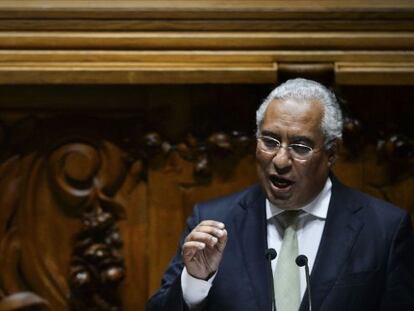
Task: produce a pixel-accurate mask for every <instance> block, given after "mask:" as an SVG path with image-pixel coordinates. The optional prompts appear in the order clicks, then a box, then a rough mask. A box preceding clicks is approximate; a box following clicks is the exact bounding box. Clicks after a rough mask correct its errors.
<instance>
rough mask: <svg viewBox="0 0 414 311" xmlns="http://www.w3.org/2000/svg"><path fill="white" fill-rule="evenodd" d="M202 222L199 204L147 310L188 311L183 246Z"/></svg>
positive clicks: (188, 221)
mask: <svg viewBox="0 0 414 311" xmlns="http://www.w3.org/2000/svg"><path fill="white" fill-rule="evenodd" d="M199 222H200V217H199V213H198V208H197V206H196V207H195V208H194V212H193V215H192V216H191V217H190V218H188V220H187V227H186V229H185V230H184V232H183V234H182V236H181V239H180V243H179V246H178V249H177V253H176V254H175V256H174V258H173V259H172V260H171V262H170V264H169V266H168V268H167V270H166V271H165V273H164V275H163V277H162V280H161V287H160V289H159V290H158V291H157V292H156V293H155V294H154V295H153V296H152V297H151V298H150V299H149V301H148V303H147V307H146V310H147V311H187V310H189V309H188V308H187V305H186V303H185V302H184V298H183V293H182V289H181V272H182V270H183V268H184V263H183V259H182V256H181V248H182V245H183V243H184V239H185V238H186V236H187V235H188V234H189V233H190V232H191V231H192V230H193V229H194V228H195V226H197V224H198V223H199Z"/></svg>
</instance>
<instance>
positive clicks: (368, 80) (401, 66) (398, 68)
mask: <svg viewBox="0 0 414 311" xmlns="http://www.w3.org/2000/svg"><path fill="white" fill-rule="evenodd" d="M335 80H336V82H337V83H338V84H349V85H364V84H369V85H383V84H387V85H414V63H337V64H336V65H335Z"/></svg>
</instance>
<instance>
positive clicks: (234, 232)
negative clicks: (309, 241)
mask: <svg viewBox="0 0 414 311" xmlns="http://www.w3.org/2000/svg"><path fill="white" fill-rule="evenodd" d="M332 179H333V186H332V197H331V202H330V205H329V210H328V216H327V220H326V223H325V229H324V231H323V234H322V239H321V243H320V246H319V249H318V253H317V256H316V259H315V263H314V267H313V270H312V273H311V289H312V301H313V302H312V304H313V306H312V308H313V310H314V311H316V310H321V311H328V310H329V311H332V310H334V311H340V310H352V311H359V310H361V311H367V310H390V311H391V310H392V311H397V310H398V311H403V310H407V311H408V310H410V311H413V310H414V269H413V267H414V255H413V251H414V242H413V233H412V226H411V221H410V218H409V216H408V214H407V213H406V212H404V211H403V210H402V209H399V208H397V207H395V206H392V205H391V204H389V203H386V202H383V201H380V200H377V199H375V198H372V197H370V196H368V195H365V194H363V193H360V192H357V191H354V190H351V189H350V188H348V187H346V186H344V185H342V184H340V183H339V182H338V181H337V180H336V179H335V178H332ZM204 219H214V220H218V221H221V222H223V223H225V225H226V228H227V231H228V242H227V246H226V249H225V251H224V254H223V259H222V262H221V263H220V267H219V270H218V273H217V276H216V278H215V280H214V282H213V286H212V288H211V290H210V292H209V295H208V297H207V299H206V301H205V303H204V304H203V305H202V307H201V309H202V310H220V311H233V310H234V311H236V310H237V311H244V310H245V311H255V310H257V311H263V310H266V311H267V310H269V311H270V310H271V298H270V294H269V286H270V285H269V277H268V275H269V273H268V268H269V266H268V262H267V261H266V259H265V256H264V254H265V250H266V249H267V238H266V216H265V195H264V193H263V192H262V190H261V189H260V187H259V186H257V185H255V186H253V187H250V188H248V189H246V190H244V191H242V192H239V193H236V194H233V195H230V196H227V197H224V198H221V199H217V200H214V201H210V202H207V203H204V204H200V205H198V206H196V207H195V209H194V214H193V215H192V217H190V218H189V220H188V227H187V229H186V230H185V232H184V234H183V237H182V240H181V243H183V239H184V237H185V236H186V235H187V234H188V233H189V232H190V231H191V230H192V229H193V228H194V227H195V226H196V225H197V224H198V223H199V222H200V221H202V220H204ZM180 253H181V249H180V248H179V249H178V251H177V254H176V256H175V257H174V258H173V260H172V261H171V263H170V265H169V267H168V269H167V271H166V272H165V274H164V276H163V279H162V286H161V288H160V289H159V291H158V292H157V293H156V294H155V295H154V296H153V297H152V298H151V299H150V300H149V302H148V304H147V310H148V311H164V310H165V311H167V310H168V311H175V310H187V307H186V304H185V302H184V301H183V297H182V291H181V284H180V281H181V280H180V279H181V271H182V269H183V262H182V258H181V254H180ZM154 256H156V255H155V254H154ZM300 310H301V311H305V310H308V300H307V296H306V294H305V296H304V299H302V304H301V307H300Z"/></svg>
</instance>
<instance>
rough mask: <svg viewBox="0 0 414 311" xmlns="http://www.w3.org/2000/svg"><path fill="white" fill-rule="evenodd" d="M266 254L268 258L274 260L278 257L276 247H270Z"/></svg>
mask: <svg viewBox="0 0 414 311" xmlns="http://www.w3.org/2000/svg"><path fill="white" fill-rule="evenodd" d="M265 256H266V258H267V259H269V260H273V259H275V258H276V256H277V253H276V251H275V249H274V248H268V249H267V250H266V252H265Z"/></svg>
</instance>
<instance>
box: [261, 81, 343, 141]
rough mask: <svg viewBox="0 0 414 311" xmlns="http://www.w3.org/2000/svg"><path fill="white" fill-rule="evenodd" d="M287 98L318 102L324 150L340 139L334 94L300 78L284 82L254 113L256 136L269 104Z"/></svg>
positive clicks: (340, 121)
mask: <svg viewBox="0 0 414 311" xmlns="http://www.w3.org/2000/svg"><path fill="white" fill-rule="evenodd" d="M288 98H293V99H299V100H312V99H313V100H315V99H316V100H319V102H320V103H321V104H322V106H323V107H324V114H323V117H322V122H321V129H322V133H323V135H324V137H325V147H326V148H329V147H330V145H331V143H332V142H333V141H334V140H336V139H341V138H342V126H343V120H342V112H341V108H340V107H339V104H338V101H337V100H336V97H335V95H334V93H333V92H331V91H330V90H328V89H327V88H326V87H325V86H323V85H322V84H320V83H318V82H315V81H312V80H307V79H302V78H297V79H291V80H288V81H286V82H285V83H283V84H281V85H279V86H278V87H276V88H275V89H274V90H273V91H272V92H271V93H270V94H269V95H268V96H267V98H266V99H265V100H264V101H263V103H262V104H261V105H260V107H259V109H257V111H256V125H257V131H256V135H260V127H261V125H262V123H263V119H264V115H265V112H266V109H267V107H268V106H269V103H270V102H271V101H273V100H274V99H288Z"/></svg>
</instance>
